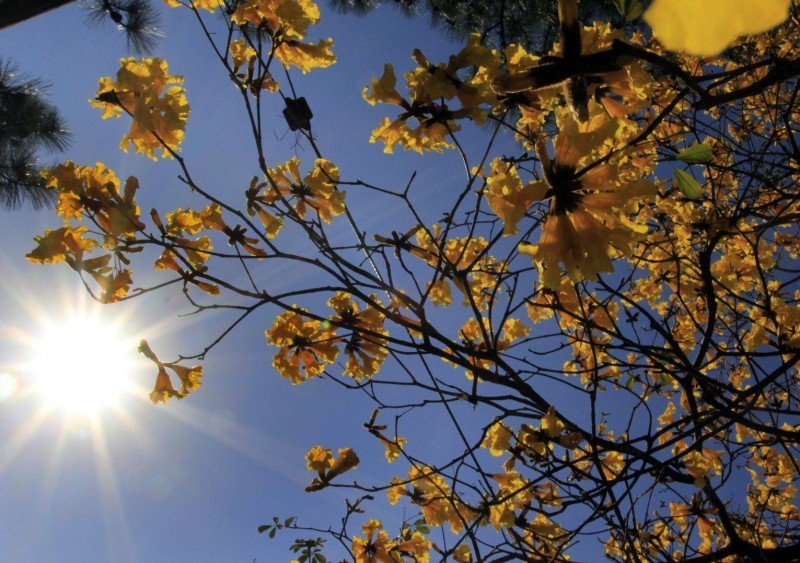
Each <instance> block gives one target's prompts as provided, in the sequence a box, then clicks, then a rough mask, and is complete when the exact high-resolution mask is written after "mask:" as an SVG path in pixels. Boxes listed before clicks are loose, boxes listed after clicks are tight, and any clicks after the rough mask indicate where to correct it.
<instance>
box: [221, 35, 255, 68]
mask: <svg viewBox="0 0 800 563" xmlns="http://www.w3.org/2000/svg"><path fill="white" fill-rule="evenodd" d="M228 52H229V53H230V54H231V59H233V68H239V67H242V66H244V65H246V64H247V63H249V62H250V59H252V58H253V57H255V56H256V50H255V49H253V48H252V47H251V46H250V45H248V44H247V41H245V40H244V39H237V40H235V41H231V44H230V45H229V46H228Z"/></svg>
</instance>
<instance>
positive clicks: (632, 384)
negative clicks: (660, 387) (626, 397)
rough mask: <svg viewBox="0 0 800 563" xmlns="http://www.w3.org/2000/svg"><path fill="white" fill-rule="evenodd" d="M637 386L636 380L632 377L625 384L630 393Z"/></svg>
mask: <svg viewBox="0 0 800 563" xmlns="http://www.w3.org/2000/svg"><path fill="white" fill-rule="evenodd" d="M635 384H636V380H635V379H634V378H632V377H629V378H628V381H626V382H625V389H627V390H628V391H630V390H632V389H633V386H634V385H635Z"/></svg>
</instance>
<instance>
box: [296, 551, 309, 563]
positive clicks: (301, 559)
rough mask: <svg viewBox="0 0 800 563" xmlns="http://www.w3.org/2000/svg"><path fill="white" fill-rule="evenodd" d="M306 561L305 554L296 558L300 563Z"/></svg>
mask: <svg viewBox="0 0 800 563" xmlns="http://www.w3.org/2000/svg"><path fill="white" fill-rule="evenodd" d="M306 559H308V554H305V553H304V554H303V555H301V556H300V557H298V558H297V560H298V561H299V562H300V563H304V562H305V560H306Z"/></svg>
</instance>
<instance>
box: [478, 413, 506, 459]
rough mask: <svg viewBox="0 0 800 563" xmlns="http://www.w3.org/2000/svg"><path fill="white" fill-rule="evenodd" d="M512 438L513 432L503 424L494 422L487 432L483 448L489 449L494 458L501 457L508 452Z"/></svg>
mask: <svg viewBox="0 0 800 563" xmlns="http://www.w3.org/2000/svg"><path fill="white" fill-rule="evenodd" d="M512 436H513V434H512V433H511V431H510V430H509V429H508V428H506V426H505V425H504V424H503V423H502V422H499V421H498V422H494V423H492V425H491V426H490V427H489V429H488V430H487V431H486V437H485V438H484V439H483V442H481V447H483V448H486V449H488V450H489V453H491V454H492V455H493V456H495V457H499V456H501V455H503V454H504V453H506V452H507V451H508V449H509V447H510V444H511V437H512Z"/></svg>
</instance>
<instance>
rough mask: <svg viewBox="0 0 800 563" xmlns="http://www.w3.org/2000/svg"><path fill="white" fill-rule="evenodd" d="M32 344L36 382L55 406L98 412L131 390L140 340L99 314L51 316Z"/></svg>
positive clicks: (71, 411) (46, 400) (50, 405)
mask: <svg viewBox="0 0 800 563" xmlns="http://www.w3.org/2000/svg"><path fill="white" fill-rule="evenodd" d="M31 348H32V350H31V353H32V357H31V361H30V369H31V373H32V375H33V377H34V385H35V387H36V388H37V390H38V392H39V395H40V396H41V397H42V399H43V401H44V403H45V405H46V406H47V407H48V408H50V409H53V410H61V411H65V412H67V413H69V414H87V415H88V414H96V413H98V412H100V411H102V410H105V409H107V408H110V407H114V406H116V405H117V403H118V400H119V399H120V398H121V397H122V396H123V395H124V394H126V393H130V392H131V390H132V380H131V378H132V374H133V371H134V369H133V368H134V363H135V361H136V344H135V342H134V341H133V339H131V338H126V337H125V336H124V335H123V334H121V331H120V327H119V326H117V325H115V324H114V323H112V322H109V321H106V320H103V319H102V318H101V317H100V315H89V314H76V315H74V316H71V317H69V318H66V319H64V320H60V321H50V322H48V323H47V324H46V325H45V326H43V327H42V333H41V334H39V335H37V336H36V337H35V338H34V339H33V342H32V344H31Z"/></svg>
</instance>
